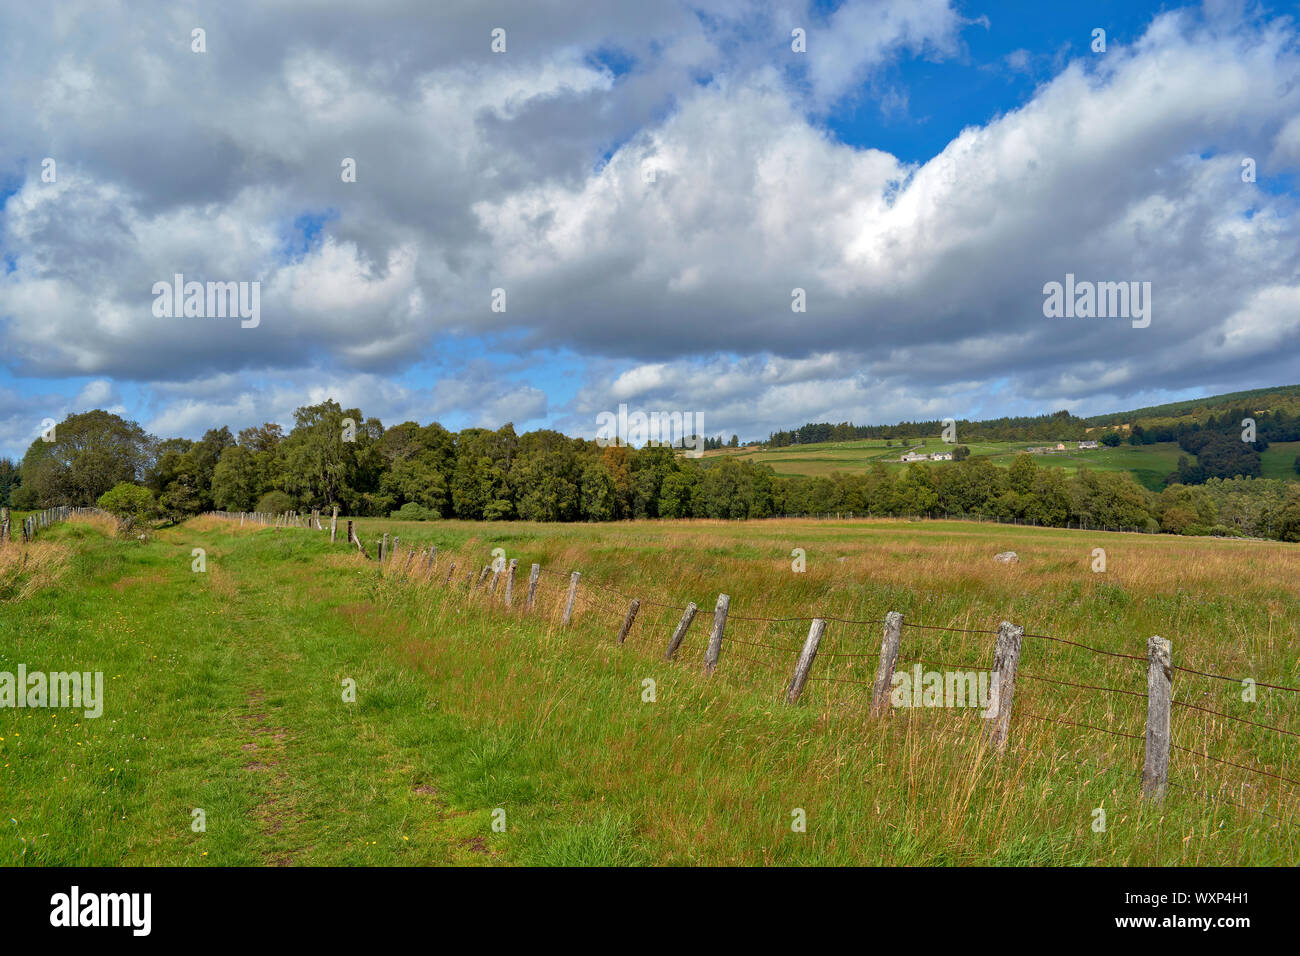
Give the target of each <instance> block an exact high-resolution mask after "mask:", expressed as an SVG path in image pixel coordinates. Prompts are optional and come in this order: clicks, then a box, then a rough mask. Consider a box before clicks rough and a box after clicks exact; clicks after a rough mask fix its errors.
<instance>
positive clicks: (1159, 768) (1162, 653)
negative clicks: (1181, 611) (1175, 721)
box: [1142, 637, 1174, 801]
mask: <svg viewBox="0 0 1300 956" xmlns="http://www.w3.org/2000/svg"><path fill="white" fill-rule="evenodd" d="M1173 688H1174V667H1173V644H1172V643H1171V642H1170V641H1168V640H1166V639H1165V638H1163V637H1150V638H1147V739H1146V760H1145V762H1144V763H1143V764H1142V795H1143V796H1144V797H1149V798H1150V799H1152V800H1157V801H1158V800H1161V799H1163V798H1164V795H1165V790H1166V789H1167V788H1168V785H1169V743H1170V714H1171V708H1170V704H1171V701H1172V698H1173Z"/></svg>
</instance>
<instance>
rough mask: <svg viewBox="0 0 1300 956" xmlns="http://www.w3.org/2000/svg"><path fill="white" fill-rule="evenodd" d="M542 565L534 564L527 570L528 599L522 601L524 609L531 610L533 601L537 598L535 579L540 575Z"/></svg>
mask: <svg viewBox="0 0 1300 956" xmlns="http://www.w3.org/2000/svg"><path fill="white" fill-rule="evenodd" d="M541 574H542V566H541V565H540V564H534V565H533V566H532V568H531V569H530V570H529V572H528V600H526V601H525V602H524V610H525V611H531V610H532V609H533V602H534V601H535V600H537V579H538V578H539V577H541Z"/></svg>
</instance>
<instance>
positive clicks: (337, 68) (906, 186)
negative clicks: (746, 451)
mask: <svg viewBox="0 0 1300 956" xmlns="http://www.w3.org/2000/svg"><path fill="white" fill-rule="evenodd" d="M1298 18H1300V9H1297V6H1296V5H1294V4H1251V3H1234V2H1209V3H1205V4H1203V5H1187V6H1183V5H1179V4H1177V3H1168V2H1165V3H1158V4H1153V3H1146V2H1142V0H1127V2H1122V3H1120V2H1116V3H1108V2H1097V3H1077V4H1040V3H1024V2H1016V3H1010V2H1007V3H1001V2H987V3H986V2H976V0H844V2H833V0H815V2H808V0H695V2H689V3H688V2H677V0H659V2H656V3H646V2H644V0H632V2H600V3H597V2H571V0H547V2H541V0H534V2H529V3H506V2H494V0H472V2H468V0H467V2H463V3H457V2H449V3H438V4H436V5H435V4H428V3H426V2H384V0H370V2H367V3H364V4H356V3H351V2H324V0H320V2H318V0H259V2H256V3H246V2H241V0H223V2H220V3H187V2H183V0H182V2H169V3H106V2H86V3H76V2H58V0H56V2H53V3H50V4H5V5H4V6H3V8H0V130H3V134H0V455H10V456H21V455H22V453H23V452H24V450H25V449H26V448H27V446H28V445H29V444H30V443H31V442H32V441H33V440H34V439H36V438H37V437H38V436H39V434H40V432H41V431H42V429H43V427H44V424H43V423H44V422H45V421H46V420H47V419H53V420H55V421H59V420H62V419H63V418H64V417H65V416H66V415H68V414H69V413H76V412H81V411H85V410H88V409H91V408H106V409H109V410H110V411H113V412H115V413H117V414H120V415H123V416H125V417H128V418H130V419H133V420H135V421H138V422H140V423H141V424H142V425H143V426H144V427H145V429H146V430H147V431H149V432H150V433H152V434H155V435H158V436H159V437H175V436H182V437H188V438H198V437H199V436H200V435H202V433H203V432H204V431H206V430H207V429H209V428H214V427H219V426H221V425H227V426H229V427H230V428H231V429H232V430H238V429H240V428H244V427H247V426H250V425H256V424H261V423H263V422H268V421H273V422H280V423H282V424H285V425H289V424H291V423H292V418H293V410H294V409H295V408H296V407H298V406H301V405H305V404H309V403H315V402H320V401H323V400H325V399H327V398H334V399H335V400H337V401H339V402H340V403H341V404H342V405H343V406H344V407H359V408H360V409H361V410H362V412H363V413H364V414H365V415H366V416H375V417H378V418H380V419H381V420H382V421H383V422H384V423H385V424H386V425H390V424H396V423H398V422H402V421H408V420H414V421H418V422H421V423H427V422H430V421H435V420H436V421H440V422H441V423H442V424H443V425H445V426H447V427H448V428H452V429H459V428H463V427H467V426H486V427H497V426H500V425H502V424H504V423H506V422H513V423H514V426H515V428H516V430H518V431H520V432H522V431H525V430H531V429H535V428H543V427H545V428H555V429H558V430H560V431H562V432H565V433H566V434H570V435H575V436H579V435H580V436H584V437H593V436H594V435H595V434H596V432H597V428H598V419H599V416H600V415H601V413H602V412H616V411H617V410H618V407H619V405H620V404H626V405H627V406H628V408H629V409H630V410H633V411H635V410H644V411H646V412H649V411H652V410H656V411H680V412H683V413H693V414H696V415H698V416H700V417H699V419H698V420H700V421H702V422H703V426H704V427H703V430H704V432H706V433H707V434H710V435H715V434H721V435H724V436H727V437H730V436H731V435H732V434H737V435H739V436H740V437H741V438H742V439H743V440H750V439H762V438H765V437H766V436H767V435H768V434H769V433H770V432H771V431H774V430H777V429H783V428H792V427H795V426H798V425H801V424H803V423H804V422H807V421H832V422H840V421H854V422H856V423H858V424H878V423H892V422H897V421H901V420H908V419H941V418H949V417H951V418H956V419H962V418H969V419H977V418H982V417H996V416H1001V415H1021V414H1042V413H1050V412H1053V411H1056V410H1059V409H1066V408H1068V409H1069V410H1071V411H1072V412H1074V413H1075V414H1081V415H1086V414H1097V413H1101V412H1106V411H1117V410H1122V409H1125V408H1134V407H1140V406H1145V405H1150V404H1156V403H1159V402H1164V401H1173V400H1181V399H1185V398H1192V397H1196V396H1200V395H1208V394H1215V393H1220V392H1226V391H1234V390H1239V389H1247V388H1259V387H1264V386H1268V385H1284V384H1296V383H1300V361H1298V359H1300V241H1298V240H1300V235H1298V230H1297V227H1298V226H1300V206H1298V203H1297V200H1300V175H1298V174H1300V24H1298V22H1297V19H1298ZM195 31H201V32H200V33H197V34H196V32H195ZM1098 31H1103V32H1102V33H1098ZM494 46H495V47H496V48H497V49H494ZM502 47H504V48H503V49H502ZM349 164H352V165H353V166H354V168H355V177H351V176H350V172H349ZM349 179H354V180H355V181H348V180H349ZM177 274H180V275H182V276H184V281H186V282H190V281H194V282H200V283H208V282H220V283H227V282H233V283H249V285H248V286H247V287H246V288H249V289H251V288H252V284H253V283H256V284H257V289H258V292H259V296H260V299H259V304H260V308H259V311H258V314H257V319H256V322H252V321H241V319H240V318H239V317H229V316H224V317H222V316H206V315H188V316H187V315H184V314H182V312H183V310H182V309H180V308H179V307H178V308H174V309H171V310H169V309H168V308H167V307H166V305H165V304H161V303H160V295H159V293H158V291H157V290H158V288H159V284H166V285H168V286H170V285H171V284H172V283H173V279H174V276H176V275H177ZM1067 274H1068V275H1073V276H1074V277H1075V279H1076V281H1078V282H1095V283H1100V282H1123V283H1138V284H1139V287H1144V288H1149V289H1150V312H1149V323H1148V324H1145V325H1143V324H1142V323H1141V322H1138V321H1136V320H1134V321H1130V319H1129V318H1128V317H1123V316H1121V317H1114V316H1108V317H1086V316H1085V317H1079V316H1074V317H1068V318H1067V317H1063V316H1049V315H1046V314H1045V309H1044V302H1045V299H1046V298H1047V297H1046V295H1045V288H1046V287H1047V285H1048V284H1049V283H1052V282H1059V283H1064V282H1065V281H1066V276H1067ZM1145 283H1150V285H1149V286H1144V284H1145ZM795 290H801V291H800V292H796V291H795ZM800 303H802V311H795V309H796V308H797V307H798V306H799V305H800ZM160 310H161V314H160Z"/></svg>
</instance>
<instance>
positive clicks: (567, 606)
mask: <svg viewBox="0 0 1300 956" xmlns="http://www.w3.org/2000/svg"><path fill="white" fill-rule="evenodd" d="M580 577H582V572H581V571H574V572H573V573H572V574H570V575H569V599H568V600H567V601H565V602H564V617H562V618H561V619H560V623H561V624H568V623H569V622H570V621H571V620H573V602H574V601H576V600H577V599H578V578H580Z"/></svg>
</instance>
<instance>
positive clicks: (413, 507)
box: [388, 501, 438, 521]
mask: <svg viewBox="0 0 1300 956" xmlns="http://www.w3.org/2000/svg"><path fill="white" fill-rule="evenodd" d="M388 517H390V518H397V519H399V520H401V521H430V520H432V519H434V518H437V517H438V515H437V513H436V512H433V511H431V510H429V509H428V508H426V507H424V506H423V505H421V504H419V503H417V502H414V501H408V502H407V503H406V504H404V505H402V507H400V508H398V509H397V510H396V511H393V512H390V513H389V515H388Z"/></svg>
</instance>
